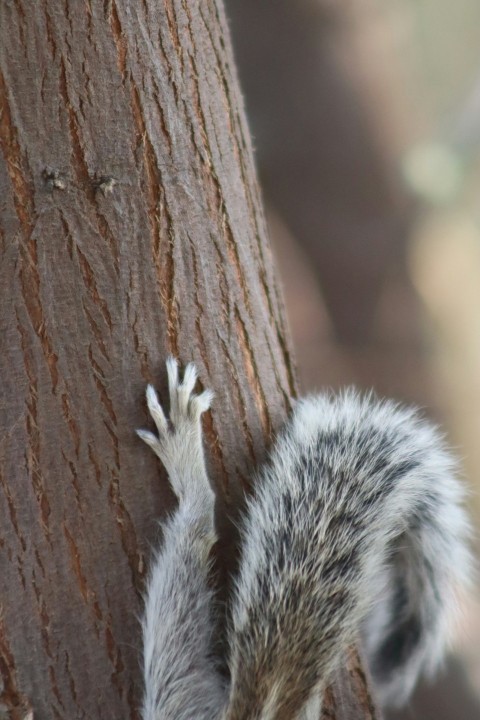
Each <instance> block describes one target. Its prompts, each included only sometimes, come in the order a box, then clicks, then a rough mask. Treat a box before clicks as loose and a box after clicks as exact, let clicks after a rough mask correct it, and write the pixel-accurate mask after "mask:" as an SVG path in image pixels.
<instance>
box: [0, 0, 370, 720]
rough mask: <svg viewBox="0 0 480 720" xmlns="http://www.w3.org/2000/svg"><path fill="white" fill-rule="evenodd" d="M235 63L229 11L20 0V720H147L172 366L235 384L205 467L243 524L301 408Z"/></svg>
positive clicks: (3, 9) (1, 160)
mask: <svg viewBox="0 0 480 720" xmlns="http://www.w3.org/2000/svg"><path fill="white" fill-rule="evenodd" d="M232 68H233V62H232V55H231V49H230V45H229V42H228V35H227V32H226V28H225V20H224V17H223V11H222V9H221V7H220V6H219V5H218V4H217V3H216V2H214V0H202V1H200V2H197V1H195V2H187V1H186V0H164V1H163V2H158V1H156V0H143V2H141V3H130V2H128V0H106V1H105V2H100V1H99V0H88V1H87V2H85V3H74V2H71V1H70V0H66V1H65V3H62V4H59V3H58V2H54V1H53V0H39V2H36V3H29V4H28V5H27V4H26V3H23V2H21V0H17V2H12V1H6V2H3V3H1V4H0V103H1V105H0V111H1V114H0V149H1V156H0V197H1V198H2V203H1V204H0V292H1V297H2V306H1V311H0V338H1V339H0V342H1V352H0V364H1V367H0V372H1V378H2V399H1V401H0V403H1V405H0V409H1V412H0V425H1V439H0V588H1V589H0V598H1V600H0V602H1V613H0V667H1V670H2V676H3V690H2V694H1V696H0V703H3V704H4V705H6V707H7V708H8V709H9V710H10V711H11V712H10V715H11V718H12V720H16V719H17V718H23V717H24V715H25V713H26V711H27V709H28V707H29V705H28V703H31V705H32V707H33V709H34V712H35V719H36V720H47V718H48V719H50V718H58V719H59V720H60V719H62V720H67V719H68V720H71V718H72V717H78V718H83V717H89V718H98V719H100V720H101V719H103V718H106V719H107V718H108V719H110V718H112V719H113V718H119V717H131V718H136V717H137V710H136V708H137V705H138V700H139V669H138V668H139V650H140V648H139V627H138V623H137V619H136V617H137V616H138V613H139V611H140V603H141V600H140V591H141V588H142V581H143V577H144V570H145V556H146V555H148V552H149V549H148V548H149V544H150V543H151V542H154V541H155V540H156V538H157V530H156V526H155V519H156V517H157V516H161V515H162V514H163V513H164V512H165V511H166V510H167V509H168V508H171V503H172V497H171V492H170V491H169V488H168V484H167V483H166V482H165V478H164V477H163V476H162V478H161V482H160V480H159V477H158V476H159V468H158V466H157V464H156V463H155V461H154V459H153V458H152V457H151V456H150V455H149V454H148V453H146V452H145V449H144V447H143V446H141V444H140V443H139V442H138V441H137V440H136V438H135V435H134V433H133V429H134V428H135V427H138V426H141V425H144V424H145V422H146V413H145V408H144V404H143V391H144V385H145V381H155V382H156V383H157V385H158V386H159V387H160V389H161V390H162V389H163V390H164V389H165V388H164V383H165V378H164V375H163V361H164V358H165V356H166V354H167V353H168V352H173V353H175V354H177V355H179V356H180V358H181V360H182V361H183V362H186V361H188V360H190V359H193V360H195V362H196V363H197V365H198V366H199V369H200V376H201V378H202V382H205V384H207V383H208V384H209V385H210V386H212V387H213V388H214V389H215V391H216V403H215V409H214V411H213V414H212V416H211V417H209V418H207V421H206V434H207V441H208V456H209V461H210V465H211V470H212V476H213V479H214V481H215V483H216V485H217V487H218V488H219V489H220V490H221V491H222V490H223V497H224V499H225V502H226V503H227V504H230V507H231V508H233V507H234V506H235V505H238V503H239V502H240V498H241V496H242V493H243V488H244V486H245V485H246V484H247V482H248V481H247V479H248V477H249V476H250V474H251V471H252V468H253V466H254V464H255V463H257V462H259V461H261V460H262V458H263V457H264V454H265V445H266V443H268V441H269V439H270V436H271V434H272V432H273V431H274V430H275V429H276V428H278V426H279V424H280V423H281V421H282V420H283V419H284V417H285V415H286V413H287V411H288V409H289V399H290V396H291V395H292V394H294V392H295V380H294V369H293V367H292V360H291V353H290V348H289V340H288V336H287V335H286V333H285V326H284V320H283V312H282V307H281V301H280V300H279V297H280V293H279V290H278V287H277V285H276V280H275V277H274V274H273V268H272V261H271V257H270V251H269V249H268V245H267V243H266V235H265V227H264V220H263V215H262V211H261V206H260V202H259V194H258V189H257V186H256V180H255V174H254V170H253V163H252V155H251V150H250V143H249V140H248V133H247V131H246V129H245V122H244V118H243V112H242V109H241V102H240V100H239V93H238V88H237V82H236V78H235V75H234V72H233V70H232ZM350 685H352V683H350ZM341 695H342V697H343V698H346V700H345V702H346V703H347V706H348V707H350V706H352V707H353V705H352V701H349V700H348V698H349V697H350V695H349V691H348V688H347V686H345V687H344V688H343V689H342V691H341ZM349 702H350V705H349ZM357 707H359V706H357ZM363 707H364V706H363V705H362V712H363ZM371 716H372V715H368V714H365V717H371ZM338 717H340V714H339V715H338ZM342 717H347V715H344V716H342ZM356 717H360V715H359V714H357V715H356Z"/></svg>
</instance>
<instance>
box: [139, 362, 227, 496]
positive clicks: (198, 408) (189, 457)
mask: <svg viewBox="0 0 480 720" xmlns="http://www.w3.org/2000/svg"><path fill="white" fill-rule="evenodd" d="M166 365H167V374H168V388H169V393H170V420H167V417H166V415H165V413H164V410H163V408H162V406H161V404H160V402H159V401H158V397H157V393H156V392H155V389H154V388H153V386H152V385H148V386H147V391H146V398H147V405H148V409H149V411H150V415H151V416H152V418H153V421H154V423H155V425H156V428H157V431H158V437H157V436H156V435H154V433H152V432H150V431H149V430H137V434H138V436H139V437H140V438H141V439H142V440H143V441H144V442H146V443H147V445H149V446H150V447H151V448H152V450H153V452H154V453H155V454H156V455H157V456H158V457H159V458H160V460H161V461H162V463H163V464H164V466H165V468H166V470H167V472H168V474H169V477H170V482H171V484H172V487H173V490H174V491H175V493H176V495H177V496H178V498H179V499H182V498H185V497H188V496H189V495H192V494H195V495H198V494H199V493H201V494H203V495H206V496H208V497H209V496H213V493H212V490H211V488H210V484H209V482H208V479H207V473H206V469H205V461H204V457H203V448H202V426H201V416H202V414H203V413H204V412H205V411H206V410H208V409H209V407H210V405H211V403H212V400H213V392H212V391H211V390H205V391H204V392H202V393H201V394H200V395H195V394H194V393H193V389H194V387H195V383H196V381H197V370H196V368H195V365H194V364H193V363H189V364H188V365H187V366H186V368H185V372H184V374H183V380H182V381H181V382H180V380H179V375H178V362H177V360H176V359H175V358H173V357H169V358H168V360H167V363H166Z"/></svg>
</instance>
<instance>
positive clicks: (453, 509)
mask: <svg viewBox="0 0 480 720" xmlns="http://www.w3.org/2000/svg"><path fill="white" fill-rule="evenodd" d="M167 371H168V378H169V388H170V422H168V421H167V419H166V416H165V414H164V412H163V410H162V407H161V406H160V404H159V402H158V400H157V396H156V394H155V391H154V390H153V388H152V387H149V388H148V390H147V402H148V407H149V410H150V413H151V415H152V417H153V419H154V421H155V424H156V427H157V430H158V437H157V436H156V435H154V434H152V433H150V432H148V431H144V430H142V431H139V434H140V436H141V437H142V439H143V440H144V441H145V442H146V443H147V444H148V445H150V447H151V448H152V449H153V450H154V452H155V453H156V454H157V455H158V457H159V458H160V459H161V460H162V462H163V464H164V465H165V467H166V469H167V471H168V473H169V476H170V481H171V484H172V487H173V490H174V491H175V493H176V495H177V497H178V501H179V502H178V507H177V509H176V510H175V512H174V514H173V515H172V517H171V518H170V520H169V521H168V522H167V524H166V526H165V528H164V539H163V544H162V547H161V548H160V550H158V552H157V554H156V556H155V558H154V560H153V563H152V567H151V571H150V579H149V582H148V587H147V592H146V607H145V616H144V621H143V642H144V679H145V693H144V705H143V720H286V719H287V718H292V719H295V720H318V717H319V712H320V708H321V701H322V696H323V692H324V690H325V687H326V685H327V684H328V682H329V681H330V680H331V678H332V674H333V672H334V670H335V668H336V667H337V665H338V663H339V662H340V660H341V658H342V654H343V652H344V650H345V649H346V648H347V646H348V645H349V644H351V643H352V641H354V640H355V638H356V637H357V636H358V635H359V634H360V633H361V632H362V628H363V637H364V645H365V649H366V653H367V657H368V661H369V665H370V668H371V671H372V673H373V677H374V680H375V684H376V688H377V692H378V696H379V698H380V701H381V702H382V703H384V704H400V703H402V702H404V701H405V700H406V699H407V698H408V696H409V694H410V692H411V690H412V688H413V686H414V684H415V682H416V680H417V677H418V675H419V674H420V673H422V672H426V673H431V672H432V671H433V670H434V669H435V668H436V666H437V665H438V663H439V661H440V659H441V657H442V654H443V651H444V646H445V639H446V636H447V628H448V625H449V622H450V619H451V615H452V611H453V610H454V606H455V590H456V587H457V586H458V585H461V584H463V583H464V581H465V579H466V577H467V574H468V564H469V563H468V552H467V550H466V546H465V535H466V532H467V521H466V518H465V515H464V512H463V510H462V509H461V506H460V502H461V498H462V491H461V488H460V485H459V483H458V481H457V479H456V477H455V464H454V462H453V460H452V457H451V456H450V454H449V452H448V451H447V449H446V448H445V445H444V443H443V440H442V438H441V436H440V434H439V433H438V431H437V430H436V429H435V428H434V427H433V426H432V425H430V424H429V423H428V422H426V421H425V420H423V419H421V418H420V417H419V416H418V415H417V413H416V412H414V411H412V410H409V409H404V408H400V407H398V406H397V405H395V404H394V403H392V402H388V401H386V402H379V401H377V400H375V399H374V398H373V397H371V396H370V397H366V398H362V397H360V396H359V395H357V394H356V393H355V392H353V391H347V392H345V393H343V394H341V395H339V396H338V397H330V396H326V395H320V396H312V397H309V398H306V399H304V400H301V401H299V402H298V403H297V404H296V405H295V409H294V412H293V414H292V417H291V418H290V419H289V421H288V423H287V424H286V426H285V428H284V429H283V431H282V432H281V433H280V435H279V437H278V438H277V440H276V442H275V444H274V446H273V449H272V451H271V454H270V459H269V461H268V463H267V464H265V466H263V467H262V468H261V469H260V470H259V471H258V473H257V477H256V480H255V483H254V486H255V495H254V496H253V497H251V498H250V499H249V500H248V502H247V507H246V512H245V516H244V520H243V530H242V538H243V542H242V554H241V562H240V567H239V572H238V577H237V579H236V585H235V593H234V596H233V601H232V607H231V622H230V626H229V629H228V638H227V641H228V648H229V650H228V652H229V657H228V667H229V672H230V681H229V682H228V683H227V681H225V679H224V678H223V676H222V675H221V674H220V673H219V672H218V669H217V667H216V664H215V662H214V660H213V658H212V634H213V628H214V627H215V607H214V600H213V597H212V591H211V589H210V588H209V584H208V575H209V570H210V565H209V553H210V550H211V548H212V545H213V543H214V542H215V540H216V533H215V527H214V512H213V510H214V500H215V497H214V493H213V491H212V489H211V486H210V484H209V481H208V478H207V473H206V469H205V462H204V456H203V449H202V436H201V420H200V416H201V414H202V413H203V412H204V411H205V410H207V409H208V407H209V406H210V402H211V399H212V394H211V393H210V392H209V391H206V392H204V393H202V394H201V395H194V394H193V389H194V385H195V381H196V372H195V368H194V366H193V365H192V364H190V365H188V366H187V368H186V370H185V373H184V378H183V381H182V382H179V378H178V366H177V363H176V361H175V360H174V359H172V358H170V359H169V360H168V361H167Z"/></svg>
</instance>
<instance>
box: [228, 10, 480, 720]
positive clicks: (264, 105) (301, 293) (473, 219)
mask: <svg viewBox="0 0 480 720" xmlns="http://www.w3.org/2000/svg"><path fill="white" fill-rule="evenodd" d="M226 5H227V12H228V14H229V16H230V19H231V26H232V33H233V39H234V45H235V48H236V57H237V61H238V65H239V72H240V76H241V82H242V85H243V88H244V92H245V97H246V106H247V113H248V115H249V119H250V126H251V129H252V132H253V137H254V142H255V145H256V152H257V162H258V166H259V171H260V178H261V181H262V185H263V190H264V196H265V200H266V204H267V208H268V214H269V220H270V229H271V238H272V243H273V245H274V249H275V251H276V255H277V259H278V264H279V269H280V274H281V275H282V276H283V281H284V285H285V290H286V304H287V312H288V315H289V318H290V324H291V329H292V332H293V336H294V341H295V345H296V355H297V361H298V367H299V374H300V378H301V382H302V390H303V391H309V390H314V389H320V388H325V387H333V388H338V387H340V386H344V385H346V384H352V383H353V384H355V385H357V386H359V387H362V388H371V387H373V388H374V389H375V390H376V391H377V393H379V394H381V395H388V396H392V397H395V398H397V399H399V400H403V401H406V402H413V403H416V404H417V405H421V406H423V407H424V408H425V409H426V412H427V413H428V414H430V415H431V416H433V417H434V418H435V419H437V420H438V421H440V422H441V423H442V425H444V426H445V427H446V429H447V431H448V435H449V437H450V439H451V443H452V444H453V445H454V446H455V447H456V448H457V451H458V454H459V456H460V458H461V459H462V461H463V468H464V474H465V477H466V481H467V483H468V485H469V487H470V489H471V493H470V496H469V506H470V510H471V515H472V520H473V522H474V525H475V536H474V540H473V542H474V544H475V555H477V554H478V553H477V550H478V539H477V538H478V531H477V529H478V527H479V525H480V501H479V493H478V488H479V486H480V442H479V440H478V439H480V225H479V219H480V218H479V217H478V216H477V213H478V210H477V207H478V200H477V198H478V195H479V191H480V162H479V152H478V150H479V145H480V3H479V2H478V0H456V1H455V3H452V2H451V0H355V2H353V1H350V2H349V1H348V0H337V1H336V2H334V1H333V0H275V1H274V2H272V0H226ZM460 602H461V605H462V621H461V622H460V623H459V627H458V628H457V629H456V630H455V637H454V643H453V650H454V652H453V653H452V656H451V658H450V660H449V661H448V663H447V665H446V668H445V671H444V672H443V673H442V674H441V675H440V676H439V677H438V679H437V681H436V682H435V683H433V684H429V685H427V684H425V685H424V686H422V687H421V688H419V690H418V692H417V694H416V696H415V697H414V698H413V700H412V702H411V704H410V706H409V708H407V709H406V711H405V712H404V713H401V714H397V715H394V714H390V715H388V716H387V717H388V718H391V719H392V720H393V718H394V717H395V718H404V719H406V718H422V720H428V719H429V718H435V720H453V719H454V718H455V719H457V718H461V719H462V720H473V719H474V718H475V720H478V718H479V717H480V602H479V593H478V590H477V591H474V592H473V593H472V597H470V598H468V599H467V598H460Z"/></svg>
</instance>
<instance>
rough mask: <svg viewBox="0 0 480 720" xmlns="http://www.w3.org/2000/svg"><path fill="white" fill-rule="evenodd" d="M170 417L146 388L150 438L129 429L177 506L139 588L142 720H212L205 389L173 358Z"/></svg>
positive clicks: (215, 694) (215, 700)
mask: <svg viewBox="0 0 480 720" xmlns="http://www.w3.org/2000/svg"><path fill="white" fill-rule="evenodd" d="M167 371H168V380H169V391H170V422H168V421H167V419H166V417H165V414H164V412H163V409H162V407H161V406H160V404H159V402H158V400H157V396H156V393H155V391H154V389H153V388H152V387H151V386H149V387H148V389H147V404H148V408H149V411H150V414H151V415H152V417H153V419H154V421H155V424H156V427H157V430H158V437H157V436H155V435H154V434H153V433H150V432H148V431H146V430H139V431H137V432H138V434H139V435H140V437H141V438H142V440H144V441H145V442H146V443H147V444H148V445H149V446H150V447H151V448H152V450H153V451H154V452H155V453H156V455H158V457H159V458H160V460H161V461H162V462H163V464H164V465H165V467H166V469H167V470H168V473H169V477H170V482H171V484H172V487H173V490H174V491H175V494H176V495H177V497H178V507H177V509H176V510H175V512H174V514H173V516H172V517H171V518H170V519H169V520H168V522H167V523H166V524H165V525H164V527H163V531H164V537H163V544H162V547H161V549H160V550H159V551H158V552H157V553H156V556H155V558H154V560H153V564H152V568H151V571H150V577H149V581H148V586H147V592H146V603H145V612H144V618H143V646H144V658H143V663H144V679H145V695H144V703H143V718H144V719H145V720H160V719H161V720H193V719H194V718H196V719H198V720H212V719H213V718H215V717H217V715H218V712H219V709H220V708H221V706H222V705H223V702H224V697H223V696H224V689H223V685H222V681H221V679H220V676H219V675H218V673H217V672H216V668H215V666H214V663H213V661H212V658H211V656H210V655H211V653H210V650H211V647H210V645H211V636H212V625H213V620H212V605H213V602H212V601H213V598H212V592H211V590H210V589H209V587H208V584H207V577H208V572H209V559H208V557H209V552H210V550H211V547H212V545H213V543H214V542H215V540H216V533H215V528H214V514H213V512H214V500H215V497H214V494H213V491H212V489H211V487H210V484H209V481H208V477H207V472H206V468H205V461H204V457H203V448H202V435H201V424H200V417H201V414H202V413H203V412H204V411H205V410H207V409H208V408H209V406H210V402H211V400H212V394H211V393H210V392H209V391H206V392H204V393H202V394H201V395H198V396H196V395H193V388H194V385H195V382H196V377H197V375H196V371H195V368H194V366H193V365H188V366H187V368H186V369H185V373H184V378H183V382H181V383H180V382H179V379H178V367H177V363H176V361H175V360H173V358H170V359H169V360H168V362H167Z"/></svg>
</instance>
